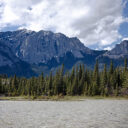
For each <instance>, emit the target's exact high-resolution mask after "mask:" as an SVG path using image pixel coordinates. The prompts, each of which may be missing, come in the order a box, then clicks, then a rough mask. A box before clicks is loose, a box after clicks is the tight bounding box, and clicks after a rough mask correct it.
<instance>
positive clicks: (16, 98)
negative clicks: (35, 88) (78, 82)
mask: <svg viewBox="0 0 128 128" xmlns="http://www.w3.org/2000/svg"><path fill="white" fill-rule="evenodd" d="M87 99H89V100H93V99H97V100H100V99H105V100H106V99H109V100H124V99H127V100H128V96H123V97H115V96H111V97H110V96H109V97H103V96H39V97H36V96H13V97H11V96H7V97H6V96H1V97H0V100H12V101H32V100H35V101H83V100H87Z"/></svg>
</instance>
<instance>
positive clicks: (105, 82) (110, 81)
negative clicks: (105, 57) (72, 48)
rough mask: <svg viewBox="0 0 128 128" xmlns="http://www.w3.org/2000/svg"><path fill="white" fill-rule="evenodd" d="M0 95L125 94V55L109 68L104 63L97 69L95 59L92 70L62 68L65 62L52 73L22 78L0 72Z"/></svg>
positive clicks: (127, 91) (127, 88) (127, 90)
mask: <svg viewBox="0 0 128 128" xmlns="http://www.w3.org/2000/svg"><path fill="white" fill-rule="evenodd" d="M0 95H5V96H35V97H38V96H54V95H62V96H65V95H69V96H76V95H85V96H96V95H99V96H124V95H128V69H127V59H125V61H124V66H123V67H116V68H114V65H113V62H112V61H111V63H110V66H109V68H107V66H106V64H104V68H103V70H99V64H98V61H96V64H95V67H94V70H91V69H88V68H87V67H85V66H84V65H82V64H80V65H79V66H74V67H73V68H72V71H70V72H64V65H62V66H61V68H59V69H58V70H57V71H56V73H55V74H54V75H53V74H52V72H50V74H49V75H48V76H44V75H43V73H42V74H41V75H40V76H38V77H32V78H24V77H17V76H16V75H14V76H13V77H6V76H4V75H1V76H0Z"/></svg>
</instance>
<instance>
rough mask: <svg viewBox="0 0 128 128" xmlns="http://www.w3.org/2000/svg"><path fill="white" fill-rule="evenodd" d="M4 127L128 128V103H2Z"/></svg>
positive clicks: (1, 123) (0, 121)
mask: <svg viewBox="0 0 128 128" xmlns="http://www.w3.org/2000/svg"><path fill="white" fill-rule="evenodd" d="M0 128H128V100H107V99H106V100H84V101H0Z"/></svg>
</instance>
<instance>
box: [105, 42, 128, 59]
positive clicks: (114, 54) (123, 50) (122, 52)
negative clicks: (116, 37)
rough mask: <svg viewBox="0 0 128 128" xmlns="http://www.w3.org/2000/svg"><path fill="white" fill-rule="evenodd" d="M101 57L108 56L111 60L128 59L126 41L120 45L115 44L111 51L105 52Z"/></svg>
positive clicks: (127, 43) (127, 44)
mask: <svg viewBox="0 0 128 128" xmlns="http://www.w3.org/2000/svg"><path fill="white" fill-rule="evenodd" d="M103 56H108V57H109V58H112V59H119V58H122V57H123V58H124V57H128V41H127V40H124V41H122V42H121V43H120V44H117V45H116V46H115V48H113V49H112V50H111V51H108V52H106V53H105V54H104V55H103Z"/></svg>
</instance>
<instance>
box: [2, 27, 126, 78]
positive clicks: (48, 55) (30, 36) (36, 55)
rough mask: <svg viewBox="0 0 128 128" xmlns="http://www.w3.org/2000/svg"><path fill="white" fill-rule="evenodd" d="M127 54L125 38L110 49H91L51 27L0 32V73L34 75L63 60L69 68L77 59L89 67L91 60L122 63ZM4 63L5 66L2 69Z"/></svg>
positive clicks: (54, 66)
mask: <svg viewBox="0 0 128 128" xmlns="http://www.w3.org/2000/svg"><path fill="white" fill-rule="evenodd" d="M125 57H127V58H128V41H123V42H122V43H121V44H118V45H116V47H115V48H114V49H112V50H111V51H95V50H91V49H89V48H87V47H85V46H84V45H83V44H82V43H81V42H80V40H79V39H77V38H76V37H73V38H69V37H67V36H65V35H64V34H62V33H53V32H51V31H43V30H41V31H39V32H35V31H29V30H26V29H23V30H18V31H13V32H0V73H7V74H9V75H11V74H18V75H22V76H28V77H29V76H33V75H38V74H40V73H41V72H42V71H43V72H44V73H49V71H50V70H52V71H55V68H57V67H59V66H60V65H61V64H62V63H64V65H65V67H66V68H67V69H68V70H69V69H71V68H72V66H73V65H75V64H77V63H79V62H80V63H81V62H82V63H84V64H85V65H87V66H89V67H93V66H94V64H95V60H96V59H98V60H99V62H100V64H103V63H109V61H110V60H111V59H112V60H114V62H115V63H117V64H122V63H123V59H124V58H125ZM5 67H6V70H5Z"/></svg>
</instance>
